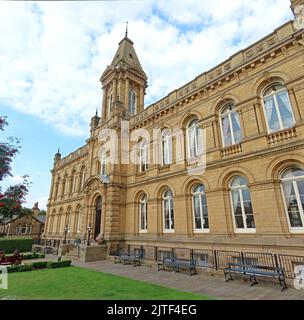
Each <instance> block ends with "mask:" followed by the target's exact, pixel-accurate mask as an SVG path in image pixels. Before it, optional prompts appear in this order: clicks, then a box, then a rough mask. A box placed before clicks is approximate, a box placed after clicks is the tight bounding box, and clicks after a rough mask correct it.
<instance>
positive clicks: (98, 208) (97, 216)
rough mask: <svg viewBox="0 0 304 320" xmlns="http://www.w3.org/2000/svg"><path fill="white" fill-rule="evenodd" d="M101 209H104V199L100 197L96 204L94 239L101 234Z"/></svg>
mask: <svg viewBox="0 0 304 320" xmlns="http://www.w3.org/2000/svg"><path fill="white" fill-rule="evenodd" d="M101 208H102V198H101V196H98V197H97V199H96V202H95V228H94V239H96V237H97V236H98V235H99V233H100V225H101Z"/></svg>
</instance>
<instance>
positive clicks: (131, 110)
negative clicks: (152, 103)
mask: <svg viewBox="0 0 304 320" xmlns="http://www.w3.org/2000/svg"><path fill="white" fill-rule="evenodd" d="M128 110H129V113H130V115H134V114H135V113H136V94H135V91H134V90H133V89H131V90H130V91H129V107H128Z"/></svg>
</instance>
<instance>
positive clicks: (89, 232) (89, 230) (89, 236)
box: [87, 224, 92, 246]
mask: <svg viewBox="0 0 304 320" xmlns="http://www.w3.org/2000/svg"><path fill="white" fill-rule="evenodd" d="M91 231H92V226H91V224H89V226H88V241H87V246H89V245H90V238H91Z"/></svg>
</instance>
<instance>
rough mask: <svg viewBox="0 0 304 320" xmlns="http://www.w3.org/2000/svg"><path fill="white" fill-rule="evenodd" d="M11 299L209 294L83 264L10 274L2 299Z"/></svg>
mask: <svg viewBox="0 0 304 320" xmlns="http://www.w3.org/2000/svg"><path fill="white" fill-rule="evenodd" d="M5 297H7V298H10V299H14V298H15V299H34V300H35V299H38V300H47V299H56V300H58V299H60V300H62V299H64V300H70V299H75V300H86V299H94V300H98V299H109V300H111V299H117V300H139V299H140V300H166V299H172V300H207V299H210V298H209V297H206V296H203V295H199V294H193V293H189V292H182V291H178V290H175V289H170V288H166V287H162V286H159V285H154V284H149V283H146V282H143V281H137V280H133V279H129V278H126V277H121V276H116V275H112V274H108V273H102V272H97V271H93V270H88V269H83V268H79V267H67V268H60V269H44V270H37V271H28V272H19V273H18V272H17V273H10V274H9V275H8V289H7V290H0V298H5Z"/></svg>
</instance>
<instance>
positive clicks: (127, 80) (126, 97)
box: [124, 79, 129, 110]
mask: <svg viewBox="0 0 304 320" xmlns="http://www.w3.org/2000/svg"><path fill="white" fill-rule="evenodd" d="M124 100H125V108H126V110H128V109H129V79H126V86H125V99H124Z"/></svg>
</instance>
